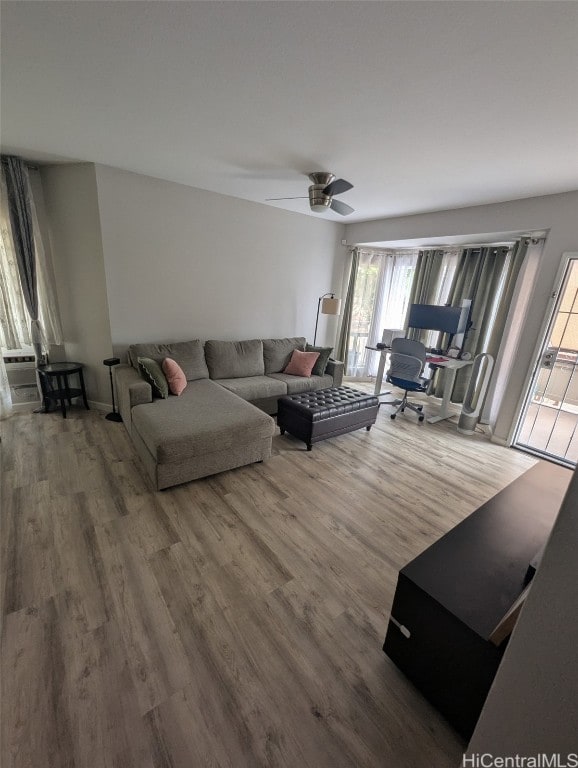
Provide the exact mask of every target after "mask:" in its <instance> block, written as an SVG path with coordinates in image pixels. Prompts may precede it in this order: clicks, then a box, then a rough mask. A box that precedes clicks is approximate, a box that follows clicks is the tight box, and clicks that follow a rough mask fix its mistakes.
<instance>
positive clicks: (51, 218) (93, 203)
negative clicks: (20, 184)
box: [41, 163, 112, 403]
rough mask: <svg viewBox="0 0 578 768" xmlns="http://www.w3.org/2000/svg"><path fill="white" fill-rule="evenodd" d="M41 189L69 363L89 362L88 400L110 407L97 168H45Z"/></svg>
mask: <svg viewBox="0 0 578 768" xmlns="http://www.w3.org/2000/svg"><path fill="white" fill-rule="evenodd" d="M41 177H42V186H43V189H44V202H45V207H46V219H47V224H48V230H49V232H50V248H51V252H52V259H53V264H54V276H55V279H56V286H57V293H58V304H59V307H60V315H61V320H62V330H63V334H64V349H65V354H66V359H67V360H74V361H78V362H81V363H84V364H85V372H84V376H85V383H86V389H87V393H88V398H89V400H91V401H93V402H97V403H110V383H109V379H108V369H107V368H105V366H103V365H102V361H103V359H104V358H106V357H110V355H111V352H112V343H111V336H110V323H109V319H108V304H107V296H106V278H105V274H104V261H103V254H102V242H101V237H100V218H99V212H98V200H97V193H96V175H95V169H94V165H92V164H91V163H79V164H74V165H54V166H48V167H45V168H42V170H41Z"/></svg>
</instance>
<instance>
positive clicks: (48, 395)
mask: <svg viewBox="0 0 578 768" xmlns="http://www.w3.org/2000/svg"><path fill="white" fill-rule="evenodd" d="M36 370H37V371H38V375H39V377H40V387H41V389H42V399H43V404H44V410H45V412H46V413H48V411H49V410H50V401H51V400H56V402H60V410H61V412H62V416H63V418H66V401H67V400H68V404H69V405H71V400H72V398H73V397H82V400H83V402H84V407H85V408H86V409H87V410H88V400H87V399H86V390H85V389H84V377H83V375H82V363H50V364H49V365H39V366H38V368H37V369H36ZM73 374H77V375H78V381H79V384H80V387H75V388H72V387H71V386H70V384H69V383H68V377H69V376H72V375H73ZM53 379H56V388H54V387H53V384H52V380H53Z"/></svg>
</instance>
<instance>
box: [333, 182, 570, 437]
mask: <svg viewBox="0 0 578 768" xmlns="http://www.w3.org/2000/svg"><path fill="white" fill-rule="evenodd" d="M577 217H578V191H574V192H566V193H564V194H560V195H548V196H545V197H533V198H527V199H524V200H513V201H510V202H506V203H495V204H493V205H480V206H475V207H471V208H459V209H455V210H449V211H438V212H436V213H424V214H420V215H416V216H403V217H400V218H392V219H379V220H376V221H368V222H362V223H358V224H348V225H347V226H346V237H347V242H348V243H351V244H357V243H376V242H384V241H403V240H411V239H417V238H433V237H436V238H451V237H457V236H462V237H467V236H471V239H470V242H478V240H477V239H476V234H477V235H478V237H479V236H480V235H482V234H483V236H484V237H486V236H487V235H488V233H490V234H491V233H505V232H535V231H538V230H548V234H547V239H546V243H545V245H544V248H543V251H542V253H541V256H540V258H539V262H538V263H537V264H536V265H532V280H533V285H532V286H531V292H530V294H529V296H528V300H527V307H528V309H529V311H527V312H526V313H525V315H524V319H523V323H522V327H521V329H520V334H519V337H518V338H517V339H516V343H515V345H512V346H513V347H514V349H513V353H514V354H515V356H514V358H513V360H512V361H511V364H508V365H507V366H506V367H505V370H507V371H508V372H507V387H506V389H505V391H504V393H503V400H502V404H501V407H500V409H499V412H498V416H497V419H496V422H495V425H494V434H495V436H496V437H497V438H499V439H503V440H506V439H507V438H508V437H509V435H510V434H511V429H512V424H513V422H514V419H515V416H516V413H517V411H518V408H519V404H520V399H521V397H522V395H523V392H524V388H525V382H526V380H527V375H528V371H529V369H530V365H531V363H532V360H533V357H534V350H535V347H536V344H537V341H538V338H539V335H540V331H541V327H542V323H543V320H544V317H545V314H546V311H547V307H548V303H549V300H550V296H551V292H552V288H553V286H554V282H555V278H556V273H557V271H558V268H559V267H560V263H561V260H562V254H563V253H564V252H569V251H576V250H578V229H577V227H576V220H577ZM399 245H400V247H401V244H399Z"/></svg>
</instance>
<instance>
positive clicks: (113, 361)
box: [102, 357, 122, 421]
mask: <svg viewBox="0 0 578 768" xmlns="http://www.w3.org/2000/svg"><path fill="white" fill-rule="evenodd" d="M102 363H103V365H108V372H109V374H110V394H111V395H112V411H111V413H107V414H106V418H107V419H108V420H109V421H122V416H121V415H120V413H118V411H117V410H116V404H115V402H114V384H113V382H112V367H113V365H118V364H119V363H120V357H108V358H107V359H106V360H103V361H102Z"/></svg>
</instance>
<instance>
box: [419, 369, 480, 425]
mask: <svg viewBox="0 0 578 768" xmlns="http://www.w3.org/2000/svg"><path fill="white" fill-rule="evenodd" d="M434 360H435V361H436V362H434ZM426 363H428V364H429V365H433V366H435V367H436V368H445V369H446V370H447V371H448V374H447V375H446V377H445V379H444V394H443V397H442V405H441V408H440V412H439V413H438V415H437V416H430V417H429V419H428V423H429V424H437V423H438V421H443V420H444V419H449V418H450V416H453V415H454V414H453V413H451V412H450V398H451V396H452V390H453V388H454V384H455V381H456V373H457V371H458V370H459V369H460V368H465V367H466V366H468V365H472V363H473V360H455V359H454V358H453V357H442V356H441V355H427V357H426Z"/></svg>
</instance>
